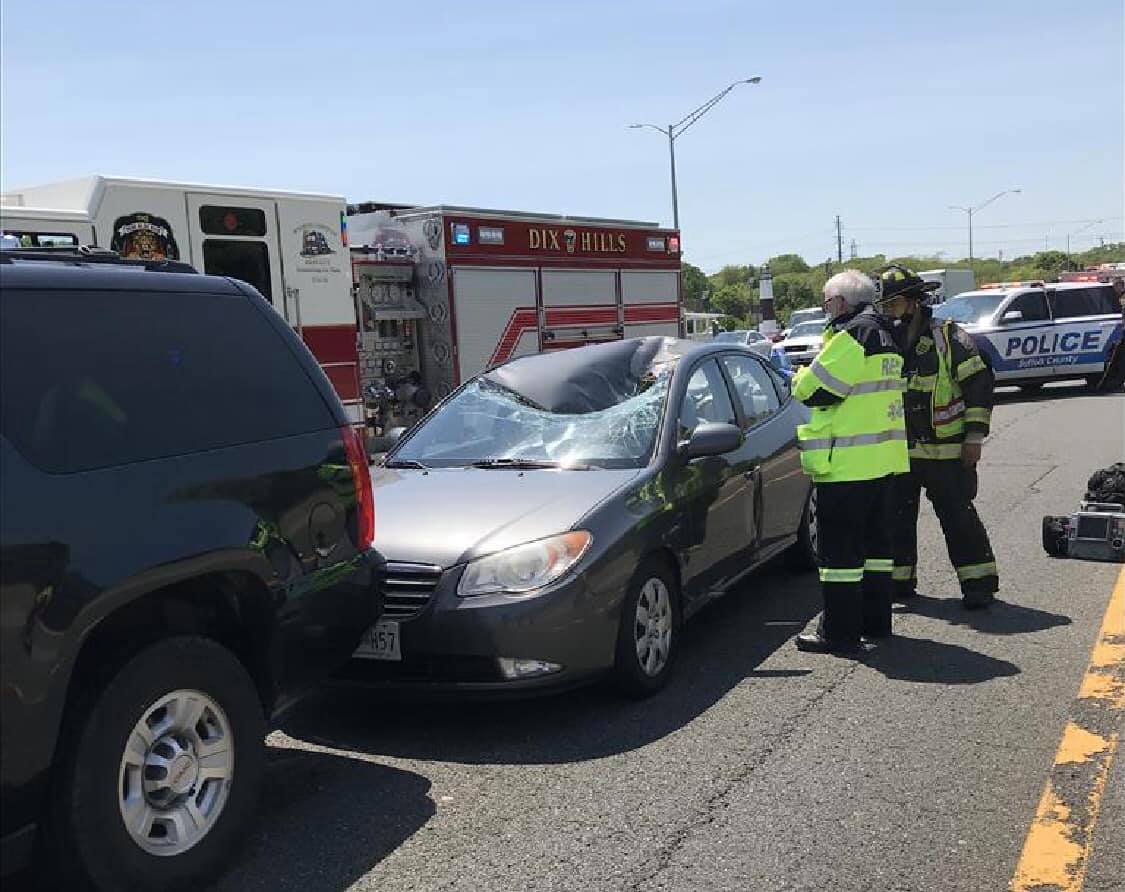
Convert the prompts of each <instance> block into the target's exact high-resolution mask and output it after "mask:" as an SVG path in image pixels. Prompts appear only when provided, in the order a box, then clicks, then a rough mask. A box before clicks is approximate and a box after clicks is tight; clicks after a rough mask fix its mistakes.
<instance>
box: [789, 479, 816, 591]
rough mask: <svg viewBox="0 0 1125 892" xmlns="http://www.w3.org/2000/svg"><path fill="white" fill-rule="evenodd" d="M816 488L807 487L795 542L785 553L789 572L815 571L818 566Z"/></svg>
mask: <svg viewBox="0 0 1125 892" xmlns="http://www.w3.org/2000/svg"><path fill="white" fill-rule="evenodd" d="M817 547H818V537H817V521H816V487H815V486H811V487H809V495H808V498H806V499H805V509H804V511H802V512H801V525H800V526H799V527H797V541H796V542H794V543H793V544H792V545H790V546H789V550H788V551H787V552H786V553H785V562H786V564H787V565H788V567H789V569H790V570H795V571H798V572H801V571H805V570H815V569H816V568H817V566H819V564H820V555H819V553H818V551H817Z"/></svg>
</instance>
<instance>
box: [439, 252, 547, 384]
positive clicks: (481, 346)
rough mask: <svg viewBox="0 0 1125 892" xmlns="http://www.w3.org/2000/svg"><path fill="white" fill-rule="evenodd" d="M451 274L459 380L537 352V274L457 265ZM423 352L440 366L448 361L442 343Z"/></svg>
mask: <svg viewBox="0 0 1125 892" xmlns="http://www.w3.org/2000/svg"><path fill="white" fill-rule="evenodd" d="M452 276H453V316H454V318H455V319H456V320H457V327H456V332H457V356H456V361H457V371H458V374H459V380H461V381H467V380H468V379H469V378H471V377H472V376H473V375H475V374H477V372H480V371H483V370H484V369H486V368H490V367H492V366H495V365H499V364H500V363H502V362H507V361H508V360H509V359H514V358H516V357H517V356H525V355H527V354H529V353H536V352H538V350H539V338H538V333H537V330H536V317H537V312H536V300H535V293H536V289H535V270H533V269H525V268H524V269H517V268H513V267H473V266H455V267H453V270H452ZM426 349H428V350H429V351H430V354H431V358H432V359H433V360H434V362H436V363H437V364H438V365H439V366H442V365H445V364H447V363H448V362H449V360H450V357H449V355H448V353H449V347H448V346H447V345H446V344H445V343H443V342H442V341H435V342H434V343H432V344H430V345H429V346H428V347H427V348H426Z"/></svg>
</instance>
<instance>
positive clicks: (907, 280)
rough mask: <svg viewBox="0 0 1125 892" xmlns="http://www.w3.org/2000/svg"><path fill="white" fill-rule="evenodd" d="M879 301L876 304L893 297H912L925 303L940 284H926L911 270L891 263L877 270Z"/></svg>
mask: <svg viewBox="0 0 1125 892" xmlns="http://www.w3.org/2000/svg"><path fill="white" fill-rule="evenodd" d="M878 281H879V292H880V293H879V299H878V300H877V301H876V303H886V302H887V301H888V300H891V298H895V297H900V296H901V297H913V298H916V299H918V300H920V301H922V302H926V301H927V299H928V298H929V296H930V292H933V291H937V290H938V289H939V288H940V287H941V283H940V282H927V281H926V280H925V279H923V278H922V277H921V276H919V275H918V274H917V273H916V272H914V271H913V270H909V269H907V268H906V267H905V266H899V265H898V264H897V263H891V264H889V265H887V266H884V267H883V268H882V269H881V270H879V280H878Z"/></svg>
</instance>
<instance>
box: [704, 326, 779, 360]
mask: <svg viewBox="0 0 1125 892" xmlns="http://www.w3.org/2000/svg"><path fill="white" fill-rule="evenodd" d="M714 340H716V341H718V342H720V343H722V344H744V345H746V346H747V347H749V348H750V349H751V350H753V351H754V352H755V353H758V354H761V355H762V356H765V357H767V358H768V357H769V352H770V347H771V346H772V342H771V341H770V339H769V338H767V337H766V336H765V335H764V334H762V333H761V332H760V331H755V330H754V329H752V328H750V329H745V328H738V329H734V330H733V331H720V332H719V333H718V334H717V335H715V337H714Z"/></svg>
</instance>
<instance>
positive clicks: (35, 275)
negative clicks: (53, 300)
mask: <svg viewBox="0 0 1125 892" xmlns="http://www.w3.org/2000/svg"><path fill="white" fill-rule="evenodd" d="M0 284H2V285H3V287H4V288H24V289H48V288H50V289H57V288H61V289H66V290H87V291H114V290H116V291H194V292H200V291H206V292H210V293H216V292H217V293H220V294H241V293H242V291H241V290H240V289H239V287H238V286H237V285H235V284H234V282H233V281H231V280H230V279H227V278H224V277H222V276H205V275H200V274H198V273H188V272H164V271H162V270H154V269H151V268H148V267H146V266H144V265H141V264H126V263H104V262H96V263H84V262H82V261H70V260H21V259H19V258H16V257H13V258H6V259H5V261H4V263H3V264H0Z"/></svg>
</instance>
